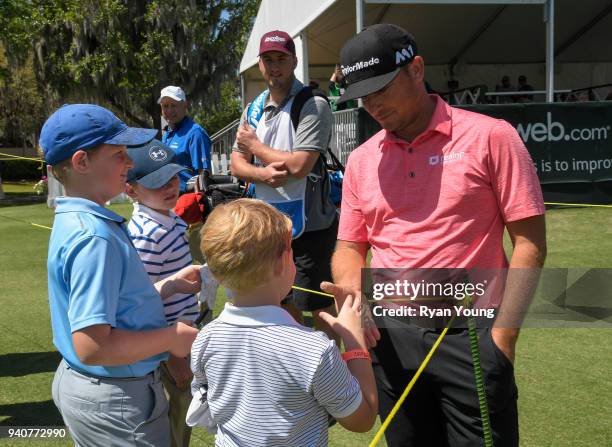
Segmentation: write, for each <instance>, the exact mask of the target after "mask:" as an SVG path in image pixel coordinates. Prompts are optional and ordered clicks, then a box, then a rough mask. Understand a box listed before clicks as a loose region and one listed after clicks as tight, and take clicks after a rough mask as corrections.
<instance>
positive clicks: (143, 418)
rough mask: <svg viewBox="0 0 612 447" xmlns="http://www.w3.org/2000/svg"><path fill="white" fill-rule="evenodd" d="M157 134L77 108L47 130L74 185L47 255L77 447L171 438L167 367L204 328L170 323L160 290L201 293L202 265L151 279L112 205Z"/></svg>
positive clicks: (65, 404)
mask: <svg viewBox="0 0 612 447" xmlns="http://www.w3.org/2000/svg"><path fill="white" fill-rule="evenodd" d="M155 133H156V131H155V130H154V129H135V128H130V127H128V126H127V125H125V124H124V123H123V122H121V121H120V120H119V119H117V118H116V117H115V116H114V115H113V114H112V113H111V112H110V111H108V110H106V109H104V108H102V107H99V106H96V105H92V104H72V105H66V106H63V107H61V108H60V109H58V110H57V111H56V112H55V113H53V114H52V115H51V116H50V117H49V118H48V119H47V121H46V122H45V124H44V126H43V128H42V131H41V135H40V146H41V148H42V150H43V153H44V156H45V160H46V161H47V163H48V164H49V165H51V166H53V171H54V172H55V173H56V174H57V176H58V178H59V179H60V181H61V182H62V183H63V185H64V187H65V188H66V197H60V198H58V199H57V208H56V210H55V221H54V223H53V231H52V232H51V239H50V241H49V255H48V285H49V304H50V308H51V323H52V328H53V342H54V344H55V346H56V347H57V349H58V351H59V352H60V353H61V355H62V357H63V359H62V361H61V363H60V365H59V367H58V369H57V371H56V373H55V377H54V380H53V390H52V394H53V400H54V402H55V405H56V406H57V408H58V409H59V411H60V413H61V415H62V418H63V419H64V422H65V424H66V426H67V427H68V429H69V431H70V434H71V436H72V438H73V440H74V442H75V444H76V445H77V446H90V445H142V446H167V445H169V443H170V439H169V423H168V417H167V407H168V403H167V401H166V398H165V396H164V392H163V389H162V384H161V381H160V375H159V364H160V362H161V361H162V360H165V359H166V358H167V353H168V352H170V353H172V354H174V355H177V356H185V355H187V354H188V352H189V350H190V347H191V344H192V342H193V340H194V338H195V336H196V334H197V331H196V329H195V328H192V327H190V326H188V325H186V324H184V323H181V322H179V323H177V324H175V325H172V326H168V325H167V324H166V319H165V318H164V311H163V306H162V300H161V299H160V295H161V297H166V296H169V295H172V294H174V293H178V292H186V293H190V292H191V293H193V292H194V291H196V290H198V288H199V274H198V268H197V267H188V268H186V269H183V270H181V271H179V272H178V273H176V274H174V275H172V276H170V277H169V278H167V279H165V280H163V281H160V282H158V283H156V284H155V285H153V284H152V283H151V281H150V280H149V278H148V276H147V273H146V271H145V269H144V267H143V265H142V262H141V261H140V259H139V258H138V254H137V253H136V250H135V249H134V246H133V245H132V242H131V241H130V237H129V235H128V233H127V230H126V228H125V225H124V223H123V222H124V219H123V217H121V216H119V215H117V214H115V213H114V212H112V211H110V210H108V209H106V208H105V207H104V204H105V202H106V201H108V200H110V199H111V198H113V197H115V196H116V195H118V194H119V193H121V192H122V191H123V190H124V188H125V181H126V175H127V172H128V170H129V169H130V168H131V167H132V162H131V160H130V158H129V157H128V155H127V151H126V146H127V145H142V144H145V143H146V142H148V141H149V140H151V139H152V138H153V136H154V135H155Z"/></svg>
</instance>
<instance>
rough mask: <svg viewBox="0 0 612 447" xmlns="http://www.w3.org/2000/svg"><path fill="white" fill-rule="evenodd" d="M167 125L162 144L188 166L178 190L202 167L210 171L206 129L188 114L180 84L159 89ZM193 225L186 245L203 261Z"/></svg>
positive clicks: (178, 161)
mask: <svg viewBox="0 0 612 447" xmlns="http://www.w3.org/2000/svg"><path fill="white" fill-rule="evenodd" d="M157 102H158V103H159V105H160V107H161V113H162V116H163V117H164V119H165V120H166V122H167V123H168V125H167V126H166V127H165V128H164V129H163V134H162V143H164V144H165V145H166V146H168V147H169V148H170V149H172V150H173V151H174V153H175V154H176V157H175V163H177V164H179V165H181V166H185V167H186V168H189V170H185V171H182V172H179V173H178V176H179V181H180V193H181V194H183V193H184V192H186V189H187V181H188V180H189V179H190V178H191V177H193V176H194V175H197V174H201V173H202V171H203V170H204V169H207V170H209V171H210V170H211V167H212V165H211V158H210V148H211V142H210V138H209V137H208V134H207V133H206V130H204V128H202V127H201V126H200V125H199V124H197V123H196V122H195V121H193V120H192V119H191V118H189V117H188V116H187V111H188V109H189V102H188V101H187V96H186V95H185V92H184V91H183V89H182V88H180V87H175V86H173V85H169V86H168V87H165V88H163V89H162V91H161V94H160V96H159V100H158V101H157ZM200 227H201V225H200V224H195V225H192V226H191V227H190V228H189V247H190V250H191V255H192V256H193V259H194V260H195V261H197V262H199V263H202V264H203V263H204V258H202V253H201V252H200V248H199V247H200V239H199V229H200Z"/></svg>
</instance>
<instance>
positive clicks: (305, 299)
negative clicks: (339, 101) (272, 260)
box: [231, 31, 338, 338]
mask: <svg viewBox="0 0 612 447" xmlns="http://www.w3.org/2000/svg"><path fill="white" fill-rule="evenodd" d="M259 56H260V60H259V69H260V71H261V73H262V75H263V77H264V80H265V81H266V84H267V86H268V89H267V90H266V91H264V92H263V93H262V94H260V95H259V96H258V97H257V98H256V99H255V100H254V101H253V102H252V103H251V104H249V106H248V107H247V108H246V109H245V111H244V113H243V115H242V124H241V125H240V127H239V129H238V133H237V136H236V143H235V145H234V150H233V152H232V156H231V170H232V174H233V175H235V176H236V177H238V178H240V179H242V180H245V181H248V182H254V183H255V194H256V196H257V198H259V199H262V200H265V201H266V202H268V203H270V204H271V205H273V206H275V207H276V208H278V209H279V210H281V211H282V212H284V213H286V214H287V215H289V216H290V217H291V220H292V222H293V243H292V248H293V256H294V260H295V264H296V270H297V273H296V279H295V285H297V286H299V287H303V288H307V289H314V290H319V288H320V287H319V285H320V283H321V281H329V280H331V271H330V263H331V255H332V253H333V250H334V246H335V238H336V235H337V229H338V217H337V211H336V207H335V206H334V204H333V203H332V202H331V200H330V198H329V187H330V186H329V178H328V176H327V171H326V167H325V157H324V154H325V152H326V150H327V147H328V145H329V141H330V138H331V128H332V114H331V109H330V108H329V104H328V103H327V101H326V100H325V99H324V98H321V97H317V96H314V97H311V98H309V99H307V100H306V102H305V103H304V105H303V107H302V109H301V112H300V115H299V120H298V123H297V126H296V127H295V128H294V125H293V123H292V120H291V116H290V115H291V105H292V104H293V101H294V99H295V97H296V95H297V94H298V93H299V92H300V91H302V89H303V88H304V86H303V84H302V83H301V82H299V81H298V80H296V79H295V76H294V73H293V71H294V70H295V67H296V65H297V58H296V56H295V44H294V43H293V40H292V39H291V37H290V36H289V35H288V34H287V33H285V32H282V31H271V32H268V33H266V34H264V35H263V36H262V38H261V42H260V47H259ZM285 301H286V303H285V309H286V310H288V311H289V312H290V313H291V314H292V315H293V316H294V318H296V320H298V321H299V322H301V321H302V315H301V313H302V311H312V313H313V317H314V323H315V326H316V327H317V328H318V329H321V330H323V331H325V333H327V334H328V336H330V338H332V337H335V335H334V332H333V331H332V330H331V328H329V327H328V326H327V324H326V323H325V322H324V321H323V320H322V319H321V318H319V312H320V311H326V312H333V311H334V306H333V300H332V299H328V298H325V297H322V296H320V295H315V294H312V293H308V292H303V291H298V290H294V291H293V293H292V294H291V295H290V296H289V297H288V298H287V300H285Z"/></svg>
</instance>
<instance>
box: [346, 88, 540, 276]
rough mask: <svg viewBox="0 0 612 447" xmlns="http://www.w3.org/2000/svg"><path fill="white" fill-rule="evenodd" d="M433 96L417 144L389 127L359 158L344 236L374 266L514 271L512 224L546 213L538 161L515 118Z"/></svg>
mask: <svg viewBox="0 0 612 447" xmlns="http://www.w3.org/2000/svg"><path fill="white" fill-rule="evenodd" d="M432 98H435V100H436V101H437V103H436V108H435V112H434V114H433V116H432V119H431V122H430V123H429V126H428V127H427V129H426V130H425V131H424V132H423V133H422V134H420V135H419V136H418V137H417V138H415V140H414V141H413V142H412V143H410V142H408V141H404V140H402V139H400V138H398V137H396V136H395V135H394V134H393V133H391V132H387V131H385V130H381V131H380V132H378V133H377V134H376V135H374V136H373V137H372V138H370V139H369V140H368V141H366V142H365V143H364V144H362V145H361V146H359V147H358V148H357V149H355V150H354V151H353V152H352V153H351V155H350V157H349V160H348V163H347V166H346V173H345V177H344V185H343V189H342V208H341V215H340V228H339V231H338V239H340V240H344V241H352V242H367V243H368V244H369V245H370V246H371V250H372V262H371V267H375V268H388V267H410V268H476V267H479V268H503V267H507V265H508V261H507V259H506V256H505V254H504V249H503V243H502V238H503V233H504V223H505V222H512V221H516V220H520V219H525V218H528V217H532V216H536V215H540V214H544V203H543V199H542V190H541V188H540V183H539V181H538V177H537V175H536V170H535V168H534V166H533V162H532V160H531V157H530V155H529V153H528V152H527V149H526V148H525V146H524V144H523V142H522V141H521V139H520V137H519V135H518V134H517V132H516V131H515V130H514V128H513V127H512V126H511V125H510V124H508V123H507V122H506V121H503V120H499V119H494V118H491V117H488V116H485V115H480V114H478V113H473V112H469V111H466V110H462V109H456V108H454V107H450V106H449V105H448V104H446V103H445V102H444V101H443V100H442V99H441V98H440V97H438V96H432Z"/></svg>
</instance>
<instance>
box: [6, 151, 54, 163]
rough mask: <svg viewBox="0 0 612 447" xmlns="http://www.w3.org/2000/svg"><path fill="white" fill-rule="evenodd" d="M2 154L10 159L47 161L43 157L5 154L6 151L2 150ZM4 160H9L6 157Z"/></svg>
mask: <svg viewBox="0 0 612 447" xmlns="http://www.w3.org/2000/svg"><path fill="white" fill-rule="evenodd" d="M0 155H2V156H4V157H9V159H8V160H31V161H40V162H41V163H43V162H44V161H45V160H43V159H42V158H32V157H21V156H19V155H12V154H5V153H4V152H0ZM3 160H4V161H7V160H5V159H3Z"/></svg>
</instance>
